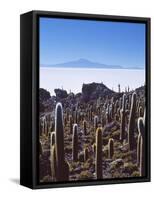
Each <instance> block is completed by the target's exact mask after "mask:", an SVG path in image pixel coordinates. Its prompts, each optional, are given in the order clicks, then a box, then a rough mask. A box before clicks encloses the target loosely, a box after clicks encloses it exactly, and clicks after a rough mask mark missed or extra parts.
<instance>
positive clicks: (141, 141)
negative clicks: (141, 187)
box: [137, 117, 145, 176]
mask: <svg viewBox="0 0 154 200" xmlns="http://www.w3.org/2000/svg"><path fill="white" fill-rule="evenodd" d="M138 132H139V135H138V145H137V147H138V149H137V153H138V154H137V161H138V163H137V164H138V165H139V169H140V176H144V175H145V155H144V154H145V126H144V121H143V118H142V117H140V118H139V119H138Z"/></svg>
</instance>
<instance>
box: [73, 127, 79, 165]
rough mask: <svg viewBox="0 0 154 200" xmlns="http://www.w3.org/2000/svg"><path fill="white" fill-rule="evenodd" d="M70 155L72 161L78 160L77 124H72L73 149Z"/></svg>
mask: <svg viewBox="0 0 154 200" xmlns="http://www.w3.org/2000/svg"><path fill="white" fill-rule="evenodd" d="M72 153H73V154H72V157H73V161H74V162H76V161H77V160H78V125H77V124H74V125H73V149H72Z"/></svg>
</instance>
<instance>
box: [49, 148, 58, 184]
mask: <svg viewBox="0 0 154 200" xmlns="http://www.w3.org/2000/svg"><path fill="white" fill-rule="evenodd" d="M50 151H51V152H50V155H51V157H50V163H51V164H50V166H51V176H52V180H53V181H56V180H57V166H56V163H57V162H56V150H55V145H53V146H52V147H51V149H50Z"/></svg>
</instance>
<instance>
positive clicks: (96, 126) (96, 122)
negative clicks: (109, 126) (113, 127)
mask: <svg viewBox="0 0 154 200" xmlns="http://www.w3.org/2000/svg"><path fill="white" fill-rule="evenodd" d="M97 128H98V116H95V117H94V130H95V131H96V130H97Z"/></svg>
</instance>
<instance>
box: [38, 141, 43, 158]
mask: <svg viewBox="0 0 154 200" xmlns="http://www.w3.org/2000/svg"><path fill="white" fill-rule="evenodd" d="M42 153H43V148H42V144H41V142H40V141H39V154H40V155H42Z"/></svg>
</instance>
